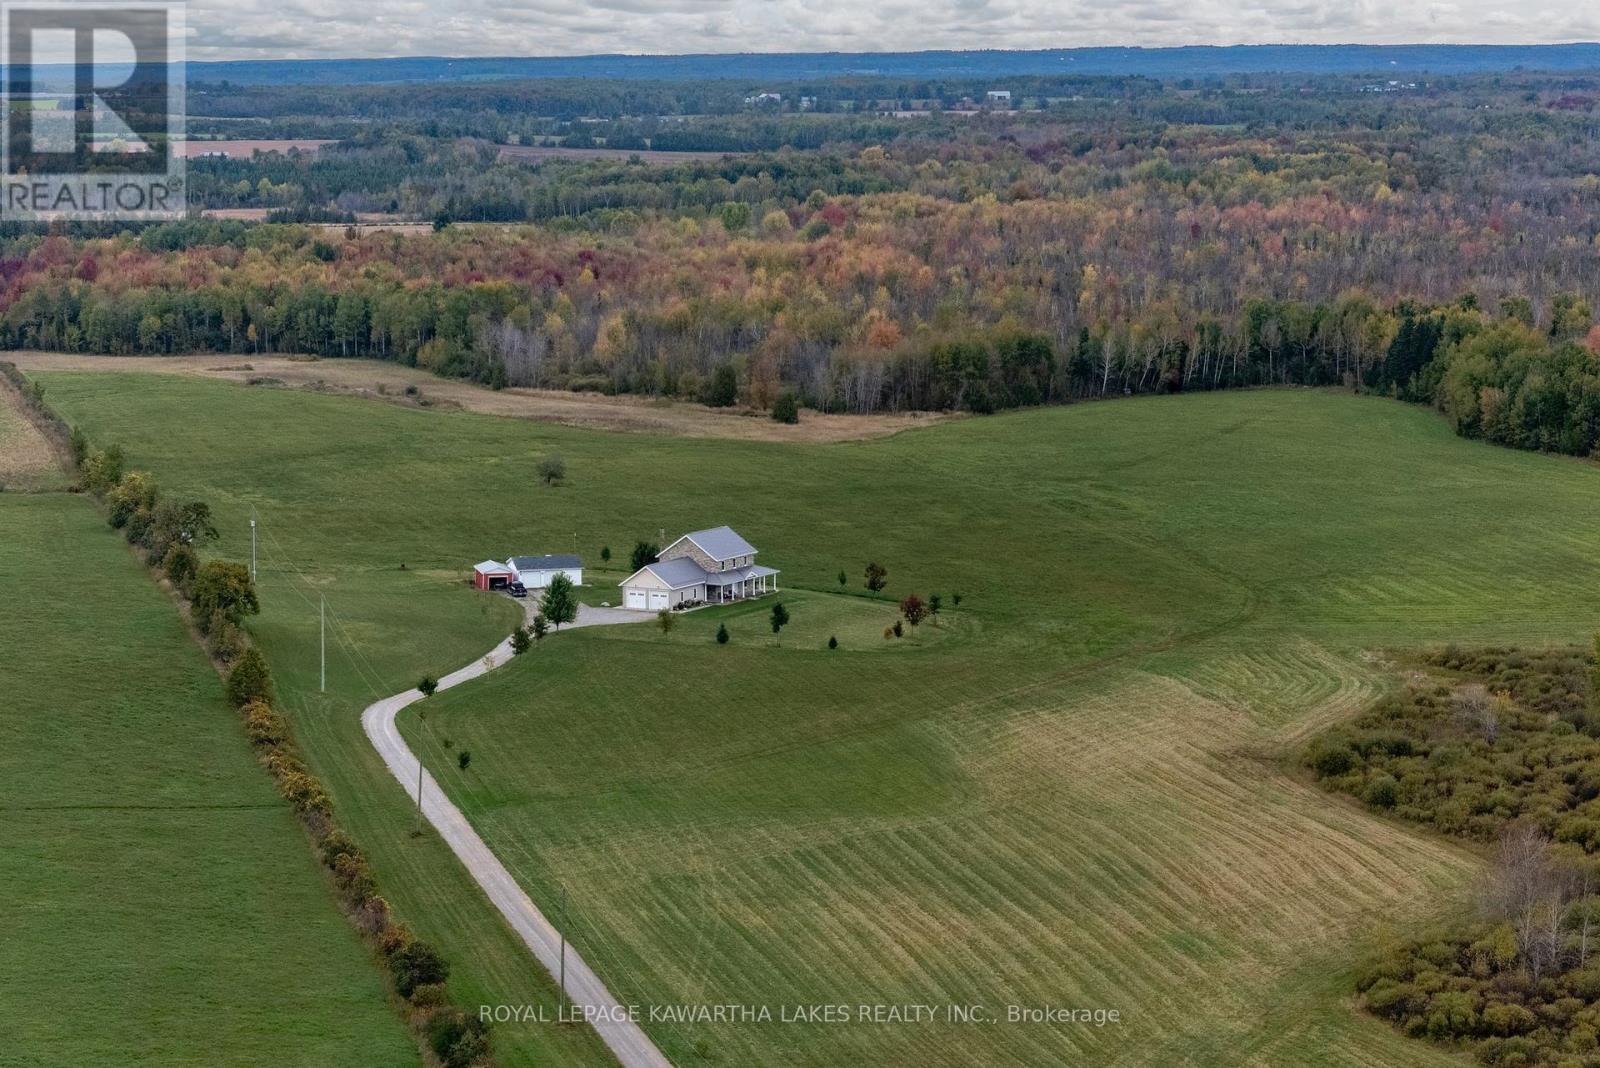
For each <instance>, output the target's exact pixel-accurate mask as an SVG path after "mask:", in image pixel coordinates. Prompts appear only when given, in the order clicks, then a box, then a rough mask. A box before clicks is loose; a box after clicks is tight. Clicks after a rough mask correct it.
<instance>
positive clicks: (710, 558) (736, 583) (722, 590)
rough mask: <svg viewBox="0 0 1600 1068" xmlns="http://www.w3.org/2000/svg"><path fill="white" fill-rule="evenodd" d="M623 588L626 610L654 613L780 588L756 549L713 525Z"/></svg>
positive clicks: (648, 566)
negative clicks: (685, 605)
mask: <svg viewBox="0 0 1600 1068" xmlns="http://www.w3.org/2000/svg"><path fill="white" fill-rule="evenodd" d="M619 585H621V587H622V606H623V607H624V608H635V609H644V610H647V611H651V612H656V611H660V610H661V609H663V608H676V607H678V606H679V605H684V604H697V603H700V602H703V601H704V602H710V603H712V604H722V603H725V602H727V601H739V600H743V599H744V598H746V597H759V596H761V595H762V594H764V593H771V592H773V591H775V590H776V589H777V588H778V571H777V569H776V568H771V567H763V566H761V565H760V564H758V563H756V547H755V546H754V545H751V544H750V543H749V542H747V541H745V540H744V539H743V538H741V537H740V536H739V535H738V534H736V533H735V532H734V530H733V528H732V527H713V528H711V529H710V530H697V531H695V532H693V533H692V534H685V535H684V536H683V537H681V538H679V539H678V540H677V541H675V542H673V543H672V544H671V545H668V546H667V547H666V548H665V549H662V550H661V556H660V558H659V559H657V560H656V562H655V563H653V564H646V565H644V566H643V567H641V568H640V569H639V570H637V571H635V572H634V573H633V574H631V575H629V576H628V577H627V578H625V579H623V580H622V582H621V583H619Z"/></svg>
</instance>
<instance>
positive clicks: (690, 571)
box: [619, 556, 708, 590]
mask: <svg viewBox="0 0 1600 1068" xmlns="http://www.w3.org/2000/svg"><path fill="white" fill-rule="evenodd" d="M640 570H641V571H648V572H650V573H651V574H652V575H654V576H655V577H656V578H658V579H660V580H661V581H662V582H665V583H666V584H667V585H668V586H670V587H672V588H673V589H675V590H681V589H683V588H684V587H685V586H698V585H699V584H700V583H702V582H704V581H706V578H707V577H708V572H707V571H706V569H705V568H703V567H701V566H700V565H699V564H697V563H695V562H694V561H693V560H691V559H689V558H688V557H687V556H680V557H678V558H677V559H675V560H657V561H656V562H655V563H653V564H646V565H644V567H642V568H640ZM634 574H638V572H637V571H636V572H634ZM629 577H630V578H631V577H632V576H629ZM619 585H620V584H619Z"/></svg>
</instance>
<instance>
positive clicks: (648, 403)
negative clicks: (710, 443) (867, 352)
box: [8, 352, 956, 443]
mask: <svg viewBox="0 0 1600 1068" xmlns="http://www.w3.org/2000/svg"><path fill="white" fill-rule="evenodd" d="M8 355H9V358H10V359H11V361H12V362H14V363H15V364H16V365H17V366H18V367H20V368H22V369H23V370H24V371H113V372H118V373H122V372H128V371H142V372H147V373H151V374H186V375H198V376H201V377H204V378H213V379H222V380H225V381H229V382H238V383H240V384H255V385H261V384H265V385H270V386H276V387H280V388H291V389H307V390H313V391H315V392H319V393H340V394H348V395H352V396H359V397H366V398H370V399H374V400H385V401H389V402H391V403H394V404H403V405H407V406H410V407H422V408H430V409H435V410H444V411H452V410H453V411H469V412H480V413H482V414H485V415H501V416H510V417H513V418H518V419H532V420H535V421H538V422H543V423H559V424H561V425H562V426H571V427H581V428H584V429H589V430H607V431H613V432H621V433H628V434H661V435H667V436H671V437H690V438H729V439H732V440H736V441H788V442H808V443H821V442H832V441H859V440H862V439H866V438H876V437H882V436H884V435H886V434H895V433H898V432H900V431H902V430H909V429H911V428H913V427H921V426H931V425H933V424H935V423H939V422H945V421H948V420H950V419H953V418H956V417H954V416H950V415H941V414H934V413H928V412H922V413H909V414H903V415H826V414H823V413H821V412H813V411H806V412H803V413H802V414H801V419H800V422H799V423H798V424H796V425H793V426H789V425H785V424H783V423H775V422H773V421H772V420H771V419H769V418H767V417H766V414H765V413H762V412H748V413H741V412H739V411H735V410H731V409H720V408H707V407H706V406H704V405H701V404H690V403H687V402H682V401H668V400H651V399H650V398H648V397H626V396H617V397H608V396H605V395H604V394H600V393H568V392H565V391H562V390H552V389H503V390H499V391H495V390H491V389H487V388H484V387H483V386H478V385H474V384H473V383H471V382H462V381H459V380H456V379H449V378H437V377H435V376H434V375H431V374H429V373H428V372H426V371H419V370H417V369H416V368H412V367H402V366H400V365H399V364H393V363H384V362H383V361H380V360H340V359H328V360H323V359H306V358H295V357H289V356H242V355H231V356H84V355H75V354H70V353H56V352H15V353H10V354H8ZM253 380H254V381H253ZM407 388H415V390H416V393H415V394H414V395H408V394H407V393H406V390H407Z"/></svg>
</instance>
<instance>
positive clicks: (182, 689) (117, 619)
mask: <svg viewBox="0 0 1600 1068" xmlns="http://www.w3.org/2000/svg"><path fill="white" fill-rule="evenodd" d="M0 530H3V531H4V537H0V604H4V605H5V610H4V611H0V648H3V649H4V650H5V656H4V664H5V666H4V670H3V676H4V680H5V682H4V687H3V692H4V701H3V712H0V813H3V815H4V819H5V823H6V830H5V835H4V846H3V847H0V853H3V855H4V858H5V860H4V862H3V863H0V900H3V901H4V902H5V903H6V908H5V910H4V917H3V918H0V944H3V945H4V946H5V961H6V973H7V979H6V981H5V982H4V983H0V1019H3V1020H5V1021H6V1040H5V1041H6V1050H5V1053H4V1054H3V1055H0V1061H3V1062H4V1063H7V1064H18V1065H22V1064H26V1065H30V1066H50V1065H60V1066H62V1068H96V1066H106V1068H120V1066H123V1065H129V1064H157V1063H159V1064H162V1065H172V1066H184V1065H194V1066H202V1065H203V1066H210V1065H218V1064H227V1065H237V1066H250V1065H260V1066H263V1068H267V1066H271V1068H278V1066H284V1065H297V1066H306V1068H311V1066H316V1065H328V1064H363V1065H383V1066H390V1065H394V1066H405V1065H418V1064H420V1061H421V1058H420V1057H419V1055H418V1052H417V1049H416V1046H415V1044H414V1042H413V1041H412V1039H411V1037H410V1035H408V1034H407V1032H406V1030H405V1027H404V1025H403V1024H402V1022H401V1020H400V1018H399V1016H398V1015H397V1013H396V1012H395V1010H394V1009H393V1008H392V1007H391V1006H390V1005H389V1003H388V995H387V992H386V988H385V985H384V983H383V980H382V978H381V976H380V973H379V971H378V968H377V966H376V964H375V963H374V962H373V961H372V960H371V959H370V956H369V952H368V950H367V948H366V947H365V946H364V945H363V944H362V942H361V941H360V939H359V937H358V936H357V934H356V932H355V931H354V930H353V929H352V928H351V927H350V925H349V924H348V923H347V922H346V921H345V919H344V917H342V916H341V915H339V912H338V910H337V908H336V906H335V904H334V900H333V897H332V894H331V893H330V891H329V889H328V887H327V886H326V885H325V883H324V881H323V877H322V876H321V874H320V872H319V870H318V867H317V865H316V862H315V860H314V859H313V857H312V855H311V853H310V850H309V849H308V848H307V845H306V842H305V839H304V836H303V834H302V832H301V830H300V828H299V825H298V824H297V823H296V821H295V820H294V818H293V816H292V815H291V814H290V812H289V809H288V806H287V805H286V804H285V803H284V802H283V801H282V800H281V799H280V798H279V796H278V793H277V791H276V790H275V789H274V787H273V785H272V783H271V780H270V779H269V778H268V777H267V774H266V772H265V771H263V770H262V769H261V768H260V767H259V766H257V764H256V761H255V759H254V757H253V756H252V755H251V752H250V748H249V746H248V744H247V743H246V741H245V737H244V732H243V730H242V729H241V727H240V725H239V722H238V719H237V717H236V715H235V713H234V712H233V710H232V709H230V708H229V707H228V706H227V705H226V704H225V703H224V701H223V699H222V688H221V686H220V684H219V682H218V680H217V678H216V676H215V674H214V673H213V672H212V670H211V667H210V665H209V664H208V663H207V662H206V660H205V658H204V656H203V654H202V653H201V652H200V650H199V648H198V647H197V646H196V645H195V644H194V643H193V642H191V641H190V639H189V636H188V635H187V634H186V633H185V631H184V628H183V625H182V623H181V622H180V620H179V618H178V615H177V613H176V612H175V611H174V610H173V607H172V605H171V604H170V603H169V602H168V601H167V599H166V598H165V597H164V596H163V595H162V594H161V592H160V591H159V590H158V589H156V588H155V586H154V585H153V584H152V583H151V581H150V580H149V579H148V578H147V577H146V576H145V574H144V573H143V571H142V569H141V568H140V566H139V565H138V564H137V563H136V562H135V561H134V559H133V557H132V556H131V555H130V554H129V553H128V552H127V550H126V547H125V546H124V545H123V544H122V541H121V539H120V538H119V537H117V536H116V534H115V532H113V531H110V530H108V529H107V528H106V526H105V524H104V522H103V520H102V519H101V518H100V515H99V513H98V512H97V511H96V510H95V509H94V508H93V507H92V506H91V505H90V504H89V503H88V502H87V501H85V500H84V499H82V498H78V497H73V496H68V495H66V494H46V493H36V494H27V495H19V494H12V493H6V494H4V495H0ZM63 559H69V560H70V561H71V566H70V567H63V566H61V562H62V560H63Z"/></svg>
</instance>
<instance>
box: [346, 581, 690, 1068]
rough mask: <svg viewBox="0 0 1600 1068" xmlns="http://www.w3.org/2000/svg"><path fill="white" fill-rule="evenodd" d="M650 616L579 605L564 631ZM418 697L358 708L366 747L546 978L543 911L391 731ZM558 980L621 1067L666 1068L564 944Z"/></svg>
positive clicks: (552, 964) (485, 666)
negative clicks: (419, 805)
mask: <svg viewBox="0 0 1600 1068" xmlns="http://www.w3.org/2000/svg"><path fill="white" fill-rule="evenodd" d="M530 610H531V608H530ZM654 618H655V617H654V616H653V615H652V614H651V613H649V612H630V611H627V610H625V609H620V608H590V607H589V606H588V605H583V606H581V607H580V608H579V610H578V619H577V622H575V623H569V624H568V625H567V626H568V628H571V627H593V626H603V625H606V624H611V623H637V622H642V621H644V620H649V619H654ZM556 633H559V631H558V632H556ZM511 657H512V652H511V639H510V638H507V639H506V640H505V641H503V642H501V643H500V644H499V645H497V646H495V647H494V650H493V651H492V652H490V653H489V655H488V656H486V657H484V658H482V659H480V660H476V661H474V662H472V663H470V664H468V665H467V666H466V667H464V668H462V669H461V670H459V671H455V672H452V673H451V674H449V675H446V676H445V677H444V678H442V679H440V680H439V689H441V690H448V689H449V688H450V687H452V686H459V685H461V684H462V683H463V682H466V681H467V680H468V679H475V678H477V677H478V676H480V675H483V674H485V673H487V672H488V671H490V670H492V669H493V668H497V667H499V666H500V665H501V664H504V663H505V662H506V661H508V660H510V659H511ZM420 700H422V692H421V691H420V690H407V691H406V692H405V693H397V694H395V695H394V696H393V697H385V698H384V699H383V700H381V701H376V702H374V703H373V704H371V705H368V706H367V709H366V711H365V712H363V713H362V714H361V726H362V727H363V728H364V729H365V730H366V732H367V737H368V738H369V739H371V741H372V744H373V745H374V746H375V747H377V750H378V754H379V755H380V756H382V757H383V762H384V763H385V764H387V765H388V766H389V771H390V772H392V773H393V775H394V777H395V778H396V779H397V780H398V781H399V783H400V785H401V787H402V788H403V789H404V790H405V791H406V794H407V796H409V797H410V798H411V800H412V801H413V802H415V801H416V799H417V788H418V785H419V783H420V785H421V788H422V814H423V815H424V816H426V817H427V818H428V822H429V823H431V824H433V826H434V828H435V829H436V830H437V831H438V832H439V836H440V837H441V838H443V839H444V840H445V843H446V844H447V845H449V847H450V848H451V849H452V850H453V851H454V852H455V855H456V856H457V857H459V858H460V860H461V863H462V864H464V865H466V868H467V871H469V872H471V873H472V877H473V878H474V879H475V880H477V883H478V885H479V886H481V887H483V892H484V893H485V894H487V895H489V900H490V901H492V902H494V907H495V908H497V909H499V910H500V914H501V915H502V916H504V917H505V918H506V922H507V923H509V924H510V925H511V927H512V929H513V930H515V931H516V932H517V934H518V935H519V936H520V937H521V938H522V941H523V942H525V943H526V944H527V946H528V948H529V949H530V950H532V951H533V955H534V956H535V957H537V958H538V960H539V963H540V964H542V965H544V968H545V970H546V971H548V972H549V973H550V977H551V978H552V979H554V978H556V977H557V976H558V975H559V974H560V972H561V935H560V933H559V932H558V931H557V930H556V928H555V926H554V925H553V924H552V923H551V922H550V921H549V920H547V919H545V917H544V913H542V912H540V911H539V909H538V906H536V905H535V904H534V903H533V901H532V900H531V899H530V898H529V897H528V895H527V894H526V893H524V892H523V889H522V887H520V886H518V885H517V881H516V880H515V879H513V878H512V877H511V873H510V872H508V871H506V868H505V865H503V864H501V863H500V861H499V859H498V858H496V857H495V855H494V854H493V853H492V852H490V851H489V847H488V846H487V845H485V844H484V843H483V839H482V838H479V837H478V832H477V831H474V830H473V829H472V825H471V824H470V823H468V822H467V818H466V817H465V816H463V815H462V814H461V810H460V809H458V808H456V806H455V805H453V804H451V803H450V799H449V798H447V797H445V795H444V791H443V790H441V789H439V784H438V783H437V782H435V781H434V779H433V776H432V775H430V774H428V772H427V769H425V768H423V767H422V765H421V763H420V762H419V761H418V760H417V758H416V756H415V755H414V754H413V753H412V752H411V749H410V747H409V746H407V745H406V742H405V739H404V738H402V737H401V736H400V731H399V729H398V728H397V727H396V726H395V717H396V716H397V715H399V713H400V710H401V709H402V708H404V707H406V706H407V705H409V704H411V703H412V702H413V701H420ZM419 776H420V778H419ZM566 976H567V997H568V998H570V999H571V1001H572V1004H573V1005H574V1006H575V1007H577V1009H578V1011H581V1012H583V1013H584V1015H585V1016H587V1018H588V1019H589V1020H590V1021H591V1022H592V1023H593V1025H594V1029H595V1031H596V1032H598V1033H599V1035H600V1038H601V1041H603V1042H605V1044H606V1045H607V1046H608V1047H610V1049H611V1052H612V1053H613V1054H615V1055H616V1058H617V1060H618V1061H620V1062H621V1063H622V1064H623V1066H624V1068H670V1066H671V1063H672V1062H670V1061H668V1060H667V1058H666V1057H664V1056H662V1053H661V1051H660V1050H659V1049H657V1048H656V1046H655V1043H653V1042H651V1041H650V1038H649V1036H648V1035H646V1034H645V1033H644V1030H643V1029H642V1028H641V1027H640V1026H639V1025H638V1024H637V1023H634V1022H633V1021H632V1020H631V1019H630V1016H629V1013H628V1011H627V1009H626V1007H625V1006H623V1005H622V1004H621V1003H620V1002H618V1001H617V999H616V998H614V997H612V996H611V992H610V991H608V990H607V989H606V987H605V984H604V983H602V982H601V981H600V978H599V977H598V976H597V975H595V974H594V972H593V971H592V970H591V969H590V968H589V965H588V964H587V963H585V961H584V960H583V958H581V957H579V956H578V954H577V953H576V952H574V951H573V949H572V947H571V946H568V947H567V951H566Z"/></svg>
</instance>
